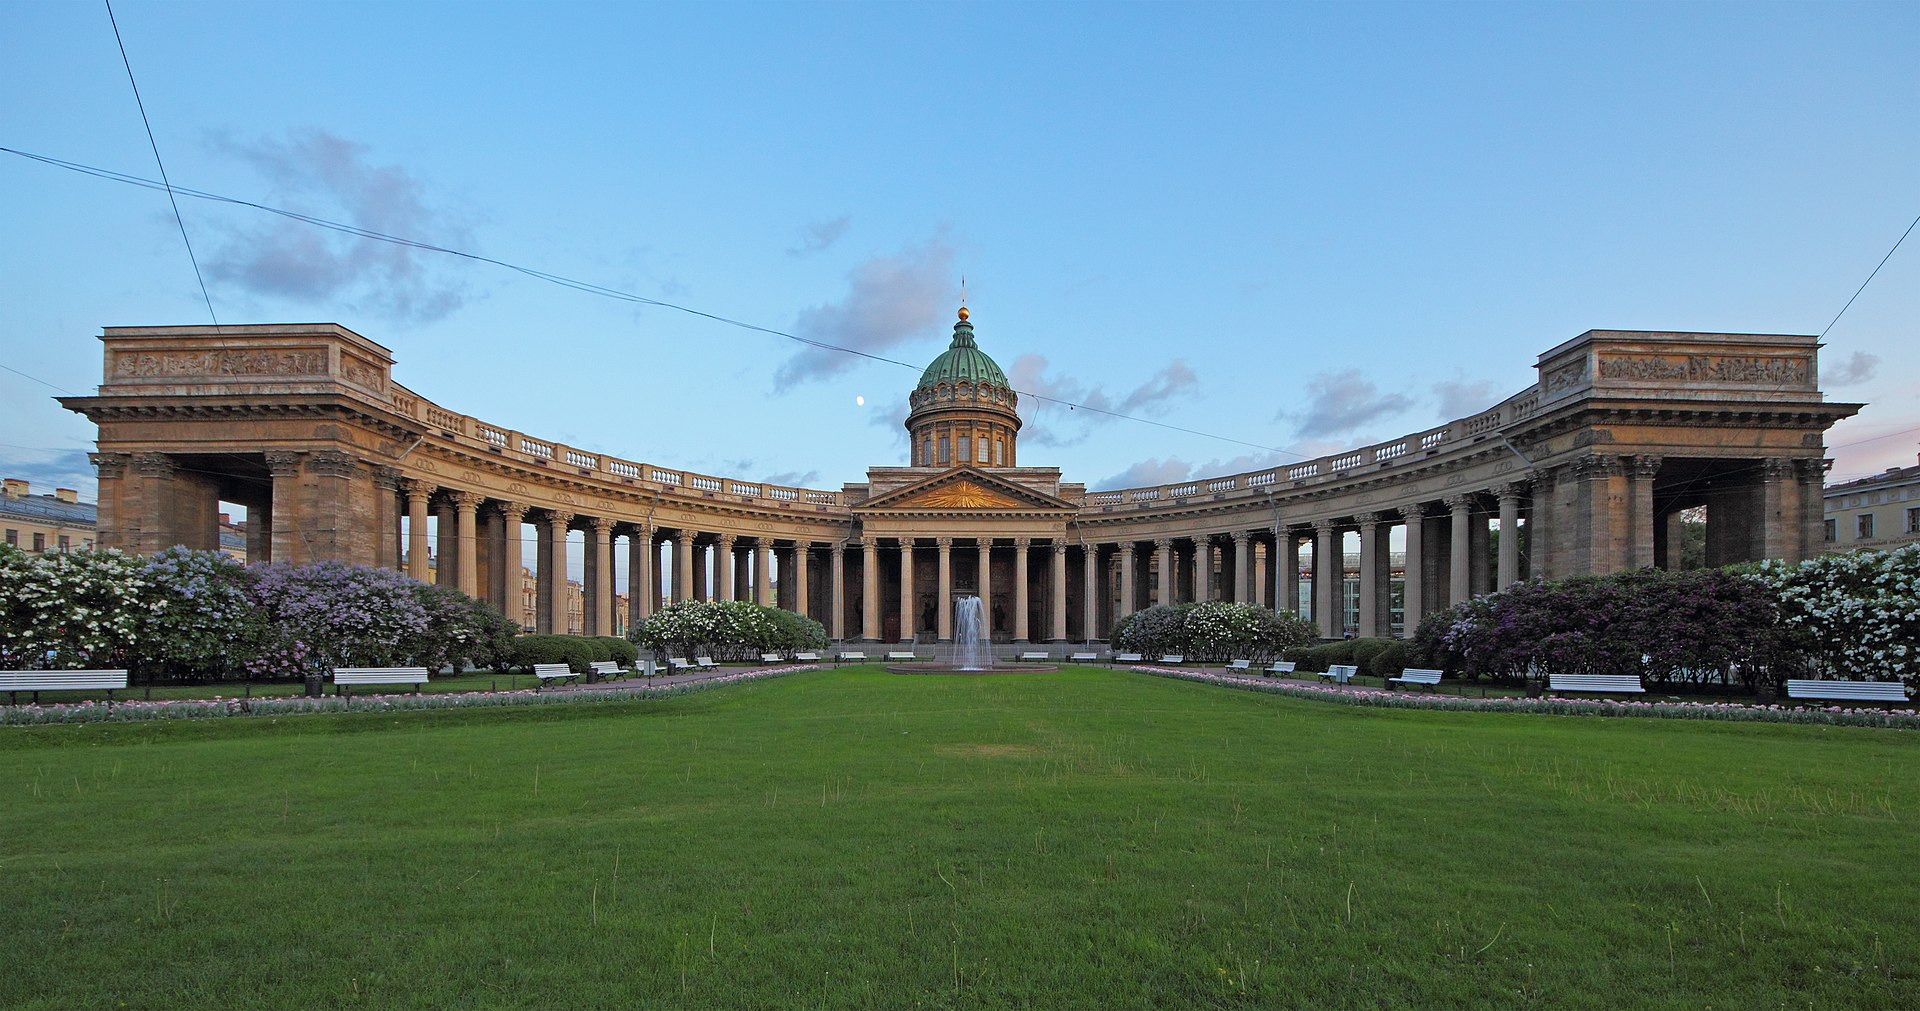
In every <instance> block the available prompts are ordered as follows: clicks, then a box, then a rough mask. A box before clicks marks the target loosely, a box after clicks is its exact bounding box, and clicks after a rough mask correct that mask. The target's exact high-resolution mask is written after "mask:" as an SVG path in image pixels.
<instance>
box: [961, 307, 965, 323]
mask: <svg viewBox="0 0 1920 1011" xmlns="http://www.w3.org/2000/svg"><path fill="white" fill-rule="evenodd" d="M966 321H967V307H966V306H964V305H963V306H961V307H960V322H962V323H965V322H966Z"/></svg>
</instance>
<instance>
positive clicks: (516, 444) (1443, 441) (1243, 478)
mask: <svg viewBox="0 0 1920 1011" xmlns="http://www.w3.org/2000/svg"><path fill="white" fill-rule="evenodd" d="M387 403H388V404H389V405H390V406H391V408H392V410H393V411H394V412H395V413H397V414H399V415H401V416H403V417H408V418H412V419H414V420H415V421H418V422H422V423H424V424H425V425H427V426H429V427H432V428H435V429H438V430H440V431H441V432H443V433H450V434H451V436H452V437H453V438H454V439H455V440H456V441H459V442H470V443H473V444H475V445H476V446H478V447H481V448H485V449H489V450H492V451H494V452H498V453H520V454H523V455H525V456H526V457H528V458H530V459H533V460H536V461H553V460H559V461H562V462H564V463H566V464H569V465H571V466H574V467H577V468H579V469H580V470H582V471H586V472H589V473H593V474H598V475H600V476H602V477H604V478H605V479H606V480H608V481H615V482H624V483H628V484H632V483H635V482H642V481H644V482H649V483H652V484H656V485H660V486H662V487H665V488H681V489H688V490H692V491H698V492H705V493H708V494H718V495H735V496H739V497H741V498H746V499H759V500H762V501H765V502H768V503H769V504H777V505H780V506H784V507H789V508H794V507H801V506H811V507H833V506H843V505H846V504H847V503H848V500H847V498H846V496H845V494H844V493H842V492H838V491H828V490H825V489H812V488H793V487H787V486H783V485H774V484H766V483H763V482H752V481H740V480H735V479H733V478H727V477H715V476H710V475H706V474H694V473H690V472H687V471H679V470H669V469H666V468H662V467H655V466H653V465H651V464H645V463H638V462H635V461H631V460H622V459H619V458H616V457H611V456H607V455H605V454H602V453H589V452H586V451H585V450H577V449H574V448H572V447H569V446H564V445H561V444H558V443H553V442H546V441H543V440H540V439H534V438H531V437H529V436H526V435H523V434H521V433H519V432H515V431H513V430H511V429H505V428H500V427H497V426H494V425H489V424H487V423H486V422H483V421H481V420H480V419H478V418H474V417H471V416H469V415H464V414H456V413H454V412H452V411H448V410H446V409H444V408H442V407H440V406H438V405H436V404H433V403H431V402H429V401H427V400H426V399H424V398H422V397H420V395H419V394H417V393H414V392H413V391H411V390H408V389H406V388H404V387H402V386H400V385H399V384H398V383H395V384H393V387H392V389H391V392H390V394H389V399H388V401H387ZM1539 409H1540V391H1539V389H1538V387H1529V388H1527V389H1525V390H1522V391H1521V392H1520V393H1517V394H1515V395H1514V396H1512V397H1509V398H1507V399H1506V400H1505V401H1502V402H1501V403H1500V404H1499V405H1497V406H1495V407H1494V408H1492V409H1491V410H1487V411H1483V412H1481V413H1479V414H1476V415H1473V416H1471V417H1468V418H1462V419H1460V420H1458V421H1453V422H1449V423H1447V424H1445V425H1441V426H1440V427H1438V428H1432V429H1428V430H1426V431H1424V432H1416V433H1414V434H1412V435H1407V436H1403V437H1401V438H1398V439H1393V440H1391V441H1388V442H1382V443H1379V444H1376V445H1373V446H1366V447H1363V448H1360V449H1354V450H1348V451H1347V452H1344V453H1336V454H1330V455H1328V456H1323V457H1319V458H1317V459H1313V460H1306V461H1302V462H1300V463H1295V464H1288V465H1286V466H1283V467H1275V468H1271V469H1268V470H1261V471H1253V472H1250V473H1246V474H1236V475H1231V476H1227V477H1217V478H1207V479H1203V480H1196V481H1183V482H1178V483H1174V484H1166V485H1159V486H1155V487H1151V488H1122V489H1115V490H1110V491H1095V492H1088V493H1086V495H1085V497H1084V499H1083V501H1084V502H1085V504H1086V505H1088V506H1098V507H1102V508H1106V509H1113V508H1118V507H1124V506H1128V505H1135V506H1141V507H1152V506H1154V505H1166V504H1172V503H1175V502H1177V501H1178V500H1181V499H1190V498H1193V497H1195V496H1199V495H1203V494H1204V495H1231V494H1233V493H1236V492H1237V493H1242V494H1254V493H1265V494H1272V491H1273V489H1274V488H1275V487H1276V486H1279V485H1282V484H1293V485H1299V484H1302V483H1305V482H1316V481H1322V480H1329V479H1334V478H1338V477H1340V476H1342V475H1345V474H1350V473H1353V472H1355V471H1369V470H1370V469H1374V468H1386V467H1394V466H1403V465H1407V464H1410V463H1413V462H1415V461H1417V460H1419V459H1422V458H1424V457H1427V456H1431V455H1433V454H1435V453H1438V452H1440V451H1441V450H1443V449H1448V448H1451V447H1452V445H1454V444H1462V443H1468V442H1473V441H1477V440H1479V439H1481V438H1483V437H1486V436H1489V435H1491V434H1493V433H1494V432H1497V431H1499V430H1500V429H1501V428H1502V427H1504V426H1506V425H1511V424H1513V423H1515V422H1517V421H1522V420H1525V419H1527V418H1530V417H1532V416H1533V415H1534V414H1536V413H1537V412H1538V411H1539Z"/></svg>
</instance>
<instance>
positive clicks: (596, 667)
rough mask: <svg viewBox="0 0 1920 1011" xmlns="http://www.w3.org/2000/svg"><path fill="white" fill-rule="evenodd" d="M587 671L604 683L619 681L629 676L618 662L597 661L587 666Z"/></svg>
mask: <svg viewBox="0 0 1920 1011" xmlns="http://www.w3.org/2000/svg"><path fill="white" fill-rule="evenodd" d="M587 670H588V671H589V672H591V674H592V675H593V677H594V678H596V679H599V680H602V681H618V680H620V679H621V678H623V677H626V676H627V672H626V671H624V670H621V669H620V662H619V661H618V660H595V661H593V662H592V663H589V664H587Z"/></svg>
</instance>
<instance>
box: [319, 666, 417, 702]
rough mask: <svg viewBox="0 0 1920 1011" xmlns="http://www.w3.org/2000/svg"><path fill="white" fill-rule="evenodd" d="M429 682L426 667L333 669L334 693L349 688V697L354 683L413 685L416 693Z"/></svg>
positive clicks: (351, 695) (351, 694) (336, 693)
mask: <svg viewBox="0 0 1920 1011" xmlns="http://www.w3.org/2000/svg"><path fill="white" fill-rule="evenodd" d="M426 683H427V669H426V668H425V667H335V668H334V669H333V693H334V694H335V695H338V694H340V689H342V688H345V689H346V690H347V697H348V698H352V697H353V686H354V685H412V686H413V691H414V694H416V695H417V694H419V693H420V686H421V685H423V684H426Z"/></svg>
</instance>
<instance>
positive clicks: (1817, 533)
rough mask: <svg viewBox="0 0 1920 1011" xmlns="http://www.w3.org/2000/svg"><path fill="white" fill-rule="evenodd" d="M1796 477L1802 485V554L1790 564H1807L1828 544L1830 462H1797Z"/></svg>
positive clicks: (1794, 462) (1790, 560)
mask: <svg viewBox="0 0 1920 1011" xmlns="http://www.w3.org/2000/svg"><path fill="white" fill-rule="evenodd" d="M1793 470H1794V477H1795V479H1796V480H1797V481H1798V482H1799V485H1800V515H1799V517H1798V520H1797V522H1798V526H1799V528H1800V538H1799V539H1800V545H1799V552H1798V553H1797V554H1795V555H1792V556H1790V557H1788V558H1787V559H1786V561H1787V562H1789V563H1793V562H1804V561H1806V560H1807V559H1809V558H1814V557H1818V556H1819V554H1820V552H1821V551H1823V550H1825V545H1826V522H1825V521H1826V490H1825V488H1824V487H1823V486H1824V485H1825V484H1826V480H1827V462H1826V461H1825V460H1823V459H1811V460H1808V459H1801V460H1795V461H1793Z"/></svg>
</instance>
